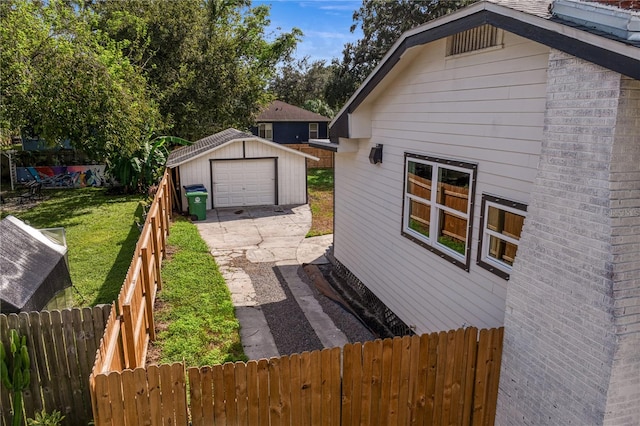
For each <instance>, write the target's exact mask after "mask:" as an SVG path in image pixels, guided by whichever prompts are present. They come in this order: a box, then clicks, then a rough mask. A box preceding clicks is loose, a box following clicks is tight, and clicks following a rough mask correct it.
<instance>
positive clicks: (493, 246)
mask: <svg viewBox="0 0 640 426" xmlns="http://www.w3.org/2000/svg"><path fill="white" fill-rule="evenodd" d="M517 251H518V246H517V245H515V244H511V243H509V242H507V241H504V240H501V239H500V238H496V237H494V236H493V235H492V236H491V238H490V240H489V257H492V258H494V259H496V260H499V261H500V262H503V263H506V264H507V265H509V266H513V261H514V259H515V258H516V252H517Z"/></svg>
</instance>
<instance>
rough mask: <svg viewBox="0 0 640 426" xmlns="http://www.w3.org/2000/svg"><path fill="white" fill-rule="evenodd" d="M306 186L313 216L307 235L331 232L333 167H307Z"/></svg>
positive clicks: (313, 235) (312, 235)
mask: <svg viewBox="0 0 640 426" xmlns="http://www.w3.org/2000/svg"><path fill="white" fill-rule="evenodd" d="M307 188H308V190H309V206H310V208H311V214H312V218H313V219H312V222H311V229H310V230H309V232H308V233H307V237H315V236H318V235H325V234H331V233H333V169H309V171H308V173H307Z"/></svg>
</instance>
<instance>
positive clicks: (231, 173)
mask: <svg viewBox="0 0 640 426" xmlns="http://www.w3.org/2000/svg"><path fill="white" fill-rule="evenodd" d="M307 158H309V159H312V160H315V161H317V160H318V158H317V157H314V156H311V155H308V154H305V153H302V152H299V151H296V150H293V149H290V148H287V147H285V146H282V145H278V144H277V143H274V142H271V141H268V140H266V139H262V138H259V137H256V136H255V135H251V134H249V133H244V132H241V131H239V130H236V129H227V130H224V131H222V132H219V133H216V134H214V135H211V136H207V137H206V138H203V139H200V140H199V141H197V142H195V143H194V144H193V145H190V146H185V147H182V148H178V149H176V150H174V151H172V152H171V154H169V158H168V160H167V167H168V168H170V169H174V171H173V177H174V182H175V184H176V189H177V190H178V191H180V192H181V194H182V197H181V199H182V209H183V210H185V211H186V210H187V208H188V203H187V199H186V197H185V195H184V191H182V188H183V186H187V185H196V184H202V185H204V187H205V188H206V189H207V192H208V194H209V196H208V199H207V208H208V209H212V208H218V207H236V206H257V205H285V204H305V203H306V202H307V162H306V159H307Z"/></svg>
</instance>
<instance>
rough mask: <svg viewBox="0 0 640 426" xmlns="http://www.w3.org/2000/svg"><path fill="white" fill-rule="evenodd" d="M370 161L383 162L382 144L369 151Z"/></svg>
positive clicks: (373, 162) (372, 162)
mask: <svg viewBox="0 0 640 426" xmlns="http://www.w3.org/2000/svg"><path fill="white" fill-rule="evenodd" d="M369 162H370V163H371V164H378V163H382V144H377V145H376V146H374V147H372V148H371V152H370V153H369Z"/></svg>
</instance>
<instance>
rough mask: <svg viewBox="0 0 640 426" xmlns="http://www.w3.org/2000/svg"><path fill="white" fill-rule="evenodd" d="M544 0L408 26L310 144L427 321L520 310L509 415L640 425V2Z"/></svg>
mask: <svg viewBox="0 0 640 426" xmlns="http://www.w3.org/2000/svg"><path fill="white" fill-rule="evenodd" d="M495 3H501V4H495ZM607 3H615V4H619V3H624V4H627V5H628V4H632V5H635V6H636V7H640V6H638V2H607ZM548 6H549V2H544V1H526V2H525V1H522V2H517V1H509V0H502V1H497V2H493V3H491V2H479V3H476V4H473V5H471V6H469V7H467V8H465V9H462V10H460V11H458V12H455V13H453V14H450V15H447V16H445V17H443V18H440V19H438V20H435V21H432V22H429V23H427V24H426V25H423V26H420V27H418V28H415V29H413V30H410V31H408V32H407V33H405V34H404V35H403V36H402V37H401V38H400V39H399V40H398V41H397V42H396V43H395V44H394V46H393V47H392V48H391V50H390V51H389V52H388V53H387V55H386V56H385V57H384V58H383V59H382V61H381V62H380V64H379V65H378V66H377V67H376V69H375V70H374V71H373V72H372V74H371V75H370V76H369V77H368V78H367V79H366V80H365V82H364V83H363V84H362V85H361V86H360V88H359V89H358V90H357V91H356V93H355V94H354V95H353V96H352V97H351V98H350V99H349V101H348V102H347V104H346V105H345V106H344V107H343V108H342V110H341V111H340V112H339V113H338V115H337V116H336V118H335V119H334V120H333V121H332V123H331V129H330V131H331V143H325V144H323V143H319V142H318V143H312V146H318V147H325V148H326V149H330V150H332V151H334V152H335V153H336V155H335V231H334V232H335V234H334V255H335V258H336V259H337V261H338V262H339V264H338V266H339V267H340V268H342V269H346V270H348V271H349V272H350V274H349V275H350V276H352V277H355V279H353V281H355V282H356V284H354V285H357V286H362V285H364V286H366V288H367V289H368V291H370V292H371V293H373V295H375V297H377V298H378V299H379V300H380V301H381V302H382V303H384V304H385V305H386V306H387V307H388V308H389V309H390V310H391V311H393V313H395V314H396V315H397V316H398V317H399V318H400V319H401V320H402V321H404V322H405V323H406V324H407V325H408V326H409V327H411V328H412V329H414V330H415V331H416V332H418V333H425V332H433V331H438V330H447V329H455V328H458V327H460V326H466V325H472V326H476V327H480V328H483V327H496V326H501V325H503V324H504V326H505V342H504V352H503V366H502V373H501V382H500V396H499V401H498V414H497V424H504V425H511V424H562V425H564V424H581V425H582V424H590V425H591V424H602V423H606V424H640V391H639V389H640V119H639V117H640V81H639V79H640V15H639V14H638V12H637V11H629V10H626V11H625V10H622V9H618V8H615V7H611V6H605V5H600V4H598V3H592V2H582V1H578V0H562V1H556V2H554V4H553V6H552V9H551V10H549V9H548Z"/></svg>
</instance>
